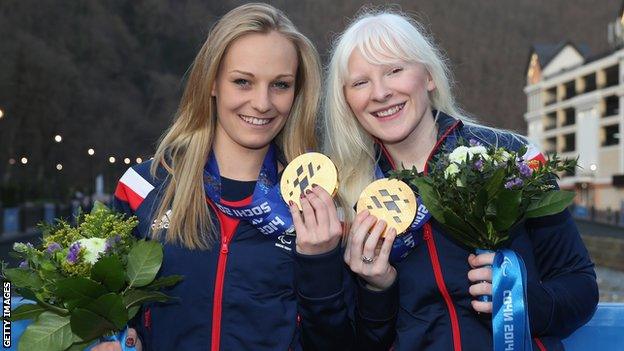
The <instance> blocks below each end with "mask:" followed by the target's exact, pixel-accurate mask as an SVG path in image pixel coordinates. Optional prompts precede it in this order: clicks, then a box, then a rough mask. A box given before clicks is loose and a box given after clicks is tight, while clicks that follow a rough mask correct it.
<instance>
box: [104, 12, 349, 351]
mask: <svg viewBox="0 0 624 351" xmlns="http://www.w3.org/2000/svg"><path fill="white" fill-rule="evenodd" d="M320 80H321V79H320V65H319V58H318V54H317V52H316V50H315V49H314V47H313V45H312V43H311V42H310V41H309V40H308V39H307V38H306V37H305V36H303V35H302V34H301V33H300V32H299V31H298V30H297V29H296V28H295V27H294V25H293V24H292V23H291V22H290V20H289V19H288V18H286V16H285V15H284V14H283V13H282V12H281V11H279V10H277V9H275V8H274V7H272V6H270V5H266V4H246V5H242V6H240V7H237V8H236V9H234V10H232V11H230V12H229V13H227V14H226V15H225V16H224V17H223V18H221V19H220V20H219V21H218V22H217V23H216V25H215V26H214V27H213V28H212V30H211V31H210V33H209V35H208V38H207V39H206V41H205V43H204V45H203V47H202V48H201V50H200V52H199V54H198V55H197V57H196V58H195V61H194V63H193V65H192V68H191V70H190V74H189V77H188V82H187V84H186V89H185V91H184V95H183V97H182V101H181V103H180V107H179V109H178V111H177V115H176V118H175V121H174V122H173V124H172V125H171V127H170V128H169V130H168V131H167V132H166V133H165V134H164V136H163V138H162V140H161V141H160V144H159V146H158V148H157V150H156V154H155V156H154V158H153V160H150V161H148V162H145V163H142V164H139V165H137V166H134V167H132V168H130V169H129V170H128V171H127V172H126V173H125V174H124V175H123V177H122V178H121V180H120V182H119V185H118V187H117V190H116V192H115V205H116V206H115V207H116V208H117V209H119V210H121V211H124V212H125V213H127V214H129V215H135V216H137V217H138V219H139V225H138V229H137V233H136V234H137V235H138V236H140V237H149V238H151V239H154V240H160V241H162V242H163V243H164V260H163V265H162V268H161V271H160V274H162V275H164V276H169V275H174V274H179V275H183V276H184V280H183V281H182V282H181V283H179V284H178V285H176V286H175V287H173V288H172V289H170V290H168V291H166V293H167V294H168V295H170V296H174V297H176V298H178V299H177V300H176V301H175V302H173V303H166V304H163V303H155V304H150V305H147V306H143V308H142V311H140V313H139V318H137V319H136V320H135V323H134V324H133V326H134V327H135V328H136V330H137V331H138V335H139V340H140V341H141V343H142V345H141V346H142V347H143V348H144V349H149V350H199V349H202V350H206V349H210V350H212V351H216V350H300V349H302V348H303V349H313V350H333V349H346V348H348V347H349V345H350V343H351V342H352V327H351V324H350V322H349V319H348V318H347V309H346V304H345V297H344V295H345V294H344V291H343V272H344V271H345V270H344V269H343V267H344V263H343V262H342V258H341V254H340V248H339V243H340V239H341V234H342V233H341V226H340V222H339V221H338V218H337V215H336V209H335V207H334V204H333V201H332V198H331V196H330V195H329V194H328V193H327V192H326V191H324V190H322V189H321V188H320V187H315V188H314V190H312V191H310V192H309V193H308V194H306V195H304V196H303V198H302V200H301V204H302V207H303V214H300V211H299V210H298V208H297V206H296V205H294V206H293V205H292V204H291V206H290V208H289V207H288V206H287V205H286V204H285V203H284V202H283V201H281V199H278V200H276V199H275V197H271V196H274V195H275V193H274V192H273V191H274V187H275V184H276V183H279V176H280V173H281V171H282V169H283V167H284V166H285V165H286V164H287V163H288V162H289V161H290V160H292V159H293V158H294V157H296V156H298V155H299V154H301V153H304V152H305V151H306V150H308V149H313V148H315V146H316V141H315V136H314V134H313V133H314V125H315V121H316V116H317V106H318V99H319V94H320V93H319V91H320ZM291 215H292V217H291ZM267 216H268V217H267ZM293 223H294V229H295V232H296V237H295V236H292V235H291V233H290V229H291V227H290V225H289V224H293ZM133 336H134V334H132V336H131V340H130V341H127V342H126V344H127V345H134V344H135V340H134V339H133ZM119 346H120V345H119V344H114V343H106V344H101V345H99V346H98V347H101V348H102V349H105V348H109V347H110V348H117V349H118V348H119Z"/></svg>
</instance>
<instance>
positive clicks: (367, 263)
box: [344, 211, 397, 290]
mask: <svg viewBox="0 0 624 351" xmlns="http://www.w3.org/2000/svg"><path fill="white" fill-rule="evenodd" d="M371 228H372V229H371ZM385 228H386V222H384V221H383V220H377V218H376V217H375V216H373V215H371V214H369V213H368V211H363V212H360V213H359V214H358V215H357V216H356V217H355V220H354V221H353V225H352V226H351V230H350V233H349V238H348V240H347V248H346V250H345V254H344V260H345V262H346V263H347V264H348V265H349V267H350V268H351V270H352V271H353V272H354V273H356V274H358V275H359V276H360V277H361V278H362V279H364V280H365V281H366V283H367V284H368V286H367V287H368V288H369V289H371V290H385V289H387V288H388V287H390V286H391V285H392V283H394V281H395V280H396V276H397V272H396V269H395V268H394V267H393V266H392V265H390V261H389V258H390V251H391V249H392V244H393V243H394V239H395V238H396V231H395V230H394V228H393V229H390V230H389V231H388V233H387V234H386V237H385V238H382V237H381V234H382V233H383V232H384V229H385ZM369 233H370V234H369Z"/></svg>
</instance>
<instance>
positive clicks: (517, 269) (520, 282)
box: [492, 249, 533, 351]
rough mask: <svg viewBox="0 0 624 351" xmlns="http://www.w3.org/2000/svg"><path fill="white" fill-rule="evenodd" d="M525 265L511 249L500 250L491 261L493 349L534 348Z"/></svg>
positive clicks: (505, 350) (526, 349)
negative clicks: (492, 261)
mask: <svg viewBox="0 0 624 351" xmlns="http://www.w3.org/2000/svg"><path fill="white" fill-rule="evenodd" d="M526 276H527V275H526V268H525V267H524V262H523V261H522V258H521V257H520V256H519V255H517V254H516V253H515V252H513V251H512V250H506V249H505V250H499V251H497V252H496V255H495V256H494V263H493V264H492V331H493V333H492V337H493V341H494V342H493V344H494V351H512V350H518V351H532V350H533V347H532V343H531V328H530V326H529V314H528V307H527V296H526Z"/></svg>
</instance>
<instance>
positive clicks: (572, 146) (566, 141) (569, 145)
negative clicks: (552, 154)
mask: <svg viewBox="0 0 624 351" xmlns="http://www.w3.org/2000/svg"><path fill="white" fill-rule="evenodd" d="M574 150H576V135H575V134H574V133H570V134H565V135H564V136H563V147H562V148H561V152H572V151H574Z"/></svg>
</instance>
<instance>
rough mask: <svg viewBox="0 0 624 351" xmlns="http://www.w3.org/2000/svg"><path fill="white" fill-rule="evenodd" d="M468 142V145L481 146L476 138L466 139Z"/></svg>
mask: <svg viewBox="0 0 624 351" xmlns="http://www.w3.org/2000/svg"><path fill="white" fill-rule="evenodd" d="M468 143H469V144H470V146H482V145H483V144H481V143H480V142H479V141H477V140H476V139H470V140H468Z"/></svg>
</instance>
